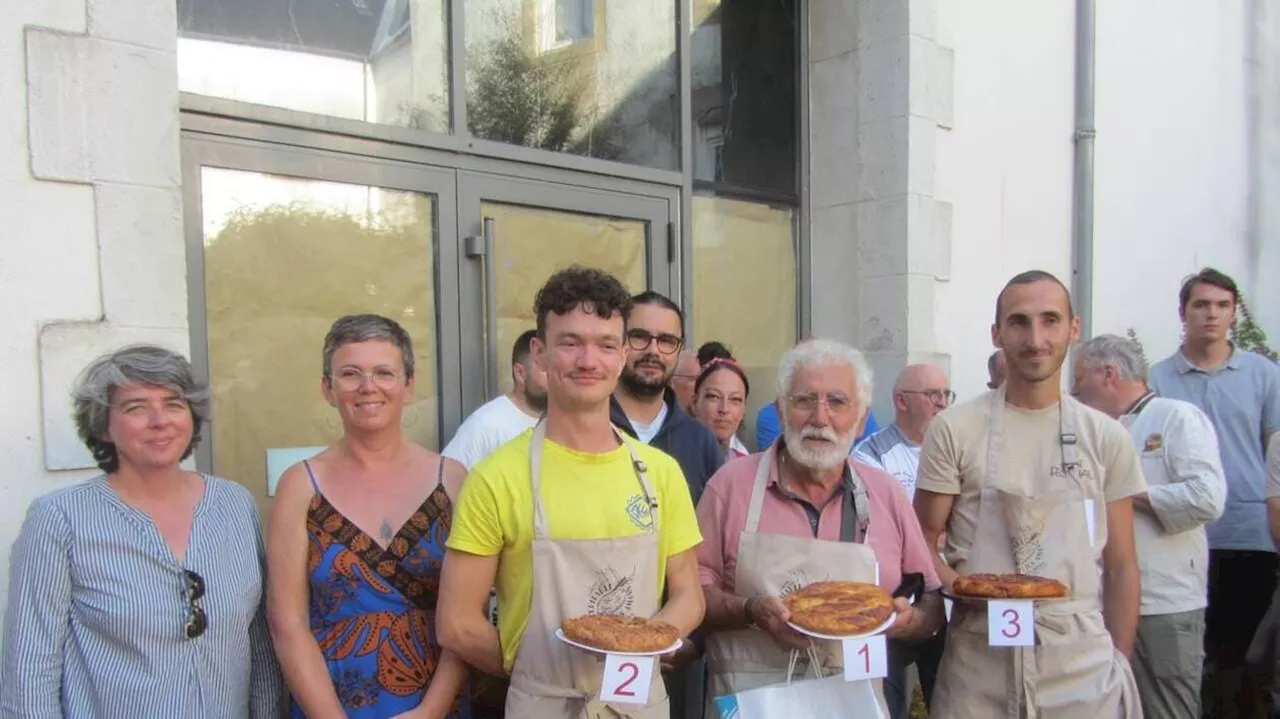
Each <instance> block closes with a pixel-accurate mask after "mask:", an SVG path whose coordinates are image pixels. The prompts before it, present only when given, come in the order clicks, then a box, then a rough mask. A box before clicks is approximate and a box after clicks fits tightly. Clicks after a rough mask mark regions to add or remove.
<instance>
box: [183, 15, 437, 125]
mask: <svg viewBox="0 0 1280 719" xmlns="http://www.w3.org/2000/svg"><path fill="white" fill-rule="evenodd" d="M445 17H446V12H445V0H329V1H327V2H319V1H308V2H299V1H298V0H178V30H179V37H178V86H179V89H180V90H182V91H184V92H192V93H197V94H201V95H210V96H213V97H222V98H227V99H231V100H241V101H244V102H253V103H258V104H263V105H272V106H274V107H283V108H288V109H290V110H300V111H303V112H313V113H318V114H322V115H332V116H335V117H343V118H348V119H353V120H364V121H367V122H376V123H382V124H388V125H400V126H407V127H414V128H417V129H421V130H430V131H433V132H447V131H448V129H449V82H448V80H449V56H448V26H447V24H446V23H445Z"/></svg>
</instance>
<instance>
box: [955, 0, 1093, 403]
mask: <svg viewBox="0 0 1280 719" xmlns="http://www.w3.org/2000/svg"><path fill="white" fill-rule="evenodd" d="M1073 12H1074V10H1073V6H1072V3H1071V2H1068V1H1065V0H1058V1H1057V2H1052V3H1046V2H1035V3H1026V2H1018V1H1017V0H939V2H938V35H939V42H940V43H941V44H943V45H947V46H950V47H952V48H954V49H955V75H954V83H955V84H954V87H955V91H954V92H955V94H954V125H953V129H951V130H944V129H939V130H938V138H937V158H938V159H937V169H936V173H937V174H936V186H935V191H934V194H935V197H936V198H937V199H939V200H944V201H947V202H950V203H952V225H951V226H952V234H951V279H950V281H949V282H945V283H940V286H939V288H938V291H937V294H936V302H935V304H936V309H935V312H936V321H935V323H934V326H935V327H936V328H937V329H936V332H937V334H938V351H939V352H944V353H949V354H950V355H951V372H952V378H951V385H952V387H953V388H955V391H956V393H957V394H959V395H960V398H961V399H964V398H967V397H972V396H974V395H975V394H977V393H979V392H982V391H985V389H986V376H987V370H986V362H987V356H988V355H990V354H991V352H992V350H993V348H992V346H991V332H990V327H991V321H992V318H993V316H994V314H995V299H996V294H997V293H998V292H999V291H1000V288H1001V287H1002V286H1003V285H1004V283H1005V281H1007V280H1008V279H1009V278H1010V277H1012V276H1013V275H1015V274H1017V273H1019V272H1021V271H1023V270H1029V269H1042V270H1047V271H1049V272H1052V273H1054V274H1055V275H1057V276H1058V277H1059V278H1060V279H1062V281H1063V282H1066V283H1068V285H1069V284H1070V269H1071V264H1070V263H1071V256H1070V245H1071V158H1072V155H1071V152H1072V145H1071V130H1072V77H1073V72H1074V71H1073V66H1072V62H1073V60H1072V58H1073V54H1072V52H1073V51H1072V47H1073V43H1074V39H1073V37H1074V35H1073V25H1074V19H1073V18H1074V15H1073Z"/></svg>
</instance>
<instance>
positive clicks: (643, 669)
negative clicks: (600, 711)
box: [600, 654, 657, 704]
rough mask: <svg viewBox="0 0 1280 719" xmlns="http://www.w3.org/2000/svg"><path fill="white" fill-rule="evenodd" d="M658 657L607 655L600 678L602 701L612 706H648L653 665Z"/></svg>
mask: <svg viewBox="0 0 1280 719" xmlns="http://www.w3.org/2000/svg"><path fill="white" fill-rule="evenodd" d="M656 659H657V657H636V656H628V655H624V654H606V655H605V658H604V675H603V676H602V677H601V678H600V701H602V702H609V703H612V704H648V703H649V684H650V683H651V681H652V680H653V663H654V661H655V660H656Z"/></svg>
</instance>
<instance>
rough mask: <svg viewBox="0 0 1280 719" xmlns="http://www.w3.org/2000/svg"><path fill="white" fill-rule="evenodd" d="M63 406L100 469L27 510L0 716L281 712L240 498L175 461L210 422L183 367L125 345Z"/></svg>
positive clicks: (161, 353) (257, 549)
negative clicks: (70, 409) (70, 412)
mask: <svg viewBox="0 0 1280 719" xmlns="http://www.w3.org/2000/svg"><path fill="white" fill-rule="evenodd" d="M73 398H74V402H73V404H74V416H75V424H76V430H77V432H78V433H79V435H80V438H81V440H83V441H84V443H85V446H86V447H88V449H89V452H90V454H92V455H93V458H94V461H95V462H96V463H97V465H98V468H99V469H101V470H102V471H103V472H104V474H100V475H98V476H97V477H94V478H92V479H90V480H88V481H86V482H82V483H79V484H75V485H73V486H70V487H67V488H65V489H60V490H57V491H54V492H51V493H49V494H46V495H44V496H43V497H40V498H38V499H37V500H35V502H33V503H32V504H31V506H30V508H29V509H28V510H27V516H26V520H25V521H24V522H23V525H22V529H21V531H20V532H19V534H18V539H17V541H16V542H15V543H14V545H13V554H12V566H11V572H10V582H9V604H8V609H7V611H6V613H5V648H4V664H3V681H2V682H0V716H4V717H41V718H43V717H64V716H65V717H89V718H98V717H122V718H127V719H136V718H137V717H150V716H199V717H208V718H216V719H244V718H246V717H252V718H254V719H259V718H265V717H279V716H280V714H281V712H282V710H283V698H284V692H283V683H282V681H281V678H280V673H279V668H278V666H277V665H276V662H275V656H274V654H273V652H272V648H271V642H270V638H269V636H268V632H267V627H266V618H265V610H264V600H265V595H264V581H263V580H264V574H265V572H264V565H265V550H264V547H263V541H262V534H261V530H260V528H259V523H258V515H257V509H256V507H255V505H254V501H253V498H252V496H251V495H250V494H249V492H248V491H246V490H245V489H244V488H243V487H241V486H240V485H238V484H234V483H232V482H228V481H226V480H224V479H220V478H218V477H213V476H209V475H204V474H198V473H196V472H189V471H187V470H185V469H183V468H182V467H181V464H180V463H181V462H182V460H184V459H186V458H188V457H190V456H191V452H192V451H193V449H194V448H195V445H196V443H197V442H198V441H199V438H200V430H201V429H202V428H203V426H204V425H205V424H206V423H207V421H208V412H209V402H208V394H207V392H206V390H205V388H204V386H203V385H201V384H200V383H199V382H197V381H196V379H195V378H194V377H193V375H192V372H191V365H190V364H189V363H188V362H187V360H186V359H184V358H183V357H182V356H181V355H178V354H176V353H174V352H171V351H169V350H167V349H164V348H161V347H155V346H151V345H134V346H129V347H125V348H123V349H120V350H116V351H115V352H111V353H109V354H106V355H103V356H102V357H99V358H98V359H96V360H94V361H93V362H92V363H90V364H89V366H88V367H87V368H86V369H85V370H84V372H83V373H82V374H81V376H80V379H79V381H78V382H77V384H76V387H75V391H74V395H73Z"/></svg>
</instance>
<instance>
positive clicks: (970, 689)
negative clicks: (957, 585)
mask: <svg viewBox="0 0 1280 719" xmlns="http://www.w3.org/2000/svg"><path fill="white" fill-rule="evenodd" d="M1004 406H1005V392H1004V388H1001V389H999V390H996V391H995V392H993V393H992V394H991V407H990V410H989V414H988V432H989V434H988V438H987V472H986V477H985V479H984V481H983V485H982V496H981V500H980V505H979V510H978V522H977V529H976V536H975V537H974V541H973V546H972V549H971V550H970V553H969V558H968V563H967V564H966V566H965V573H966V574H973V573H977V572H999V573H1004V572H1015V571H1016V572H1020V573H1026V574H1037V575H1041V576H1047V577H1052V578H1055V579H1059V580H1061V581H1063V582H1065V583H1066V584H1067V586H1068V587H1069V588H1070V591H1071V598H1070V599H1068V600H1065V601H1062V602H1048V603H1040V604H1037V605H1036V607H1035V639H1036V646H1034V647H991V646H988V644H987V615H986V605H985V604H981V603H976V602H975V603H964V602H958V603H956V604H955V606H954V609H953V613H952V621H951V624H950V626H949V628H948V629H947V647H946V650H945V653H944V655H943V659H942V667H941V670H940V672H939V676H938V683H937V687H936V689H935V691H934V695H933V705H934V710H935V711H936V712H938V716H943V717H948V719H952V718H954V719H970V718H972V719H994V718H995V717H1001V716H1004V717H1008V718H1009V719H1022V718H1023V717H1025V718H1026V719H1036V718H1037V717H1041V718H1043V719H1100V718H1104V717H1105V718H1108V719H1109V718H1111V717H1127V718H1133V717H1141V716H1142V708H1141V706H1140V704H1139V702H1138V694H1137V686H1136V685H1135V684H1134V680H1133V673H1132V671H1131V670H1130V668H1129V662H1128V660H1126V659H1125V657H1124V655H1123V654H1121V653H1120V652H1119V651H1118V650H1116V649H1115V647H1114V645H1113V644H1112V643H1111V636H1110V635H1109V634H1108V633H1107V628H1106V625H1105V624H1104V622H1103V617H1102V603H1101V591H1102V587H1101V559H1102V549H1103V546H1105V544H1106V541H1105V533H1106V503H1105V501H1106V500H1105V496H1104V494H1103V491H1102V482H1101V474H1100V471H1099V469H1098V468H1094V469H1093V473H1094V474H1093V478H1090V477H1088V474H1087V473H1085V475H1084V478H1083V479H1082V477H1081V472H1080V458H1079V449H1078V447H1077V446H1076V442H1077V441H1078V435H1077V434H1076V427H1077V423H1078V418H1079V412H1080V407H1079V405H1078V404H1077V403H1076V401H1075V400H1074V399H1072V398H1070V397H1066V396H1064V397H1063V398H1062V400H1061V404H1060V409H1059V411H1060V412H1061V414H1060V417H1061V424H1060V435H1061V436H1060V447H1061V454H1060V459H1061V463H1060V464H1059V465H1058V466H1056V467H1054V468H1053V469H1052V471H1050V472H1049V473H1048V474H1047V475H1039V476H1024V477H1010V476H1006V475H1009V474H1011V473H1009V472H1001V471H1000V459H1001V450H1002V447H1001V442H1002V434H1001V425H1002V422H1003V418H1004ZM1086 499H1092V500H1093V512H1094V517H1095V518H1096V519H1095V522H1094V526H1095V533H1096V534H1097V535H1098V538H1097V541H1095V542H1094V543H1093V546H1091V544H1090V537H1089V525H1088V522H1087V520H1086V517H1085V512H1086V507H1087V505H1086V503H1085V500H1086Z"/></svg>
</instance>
